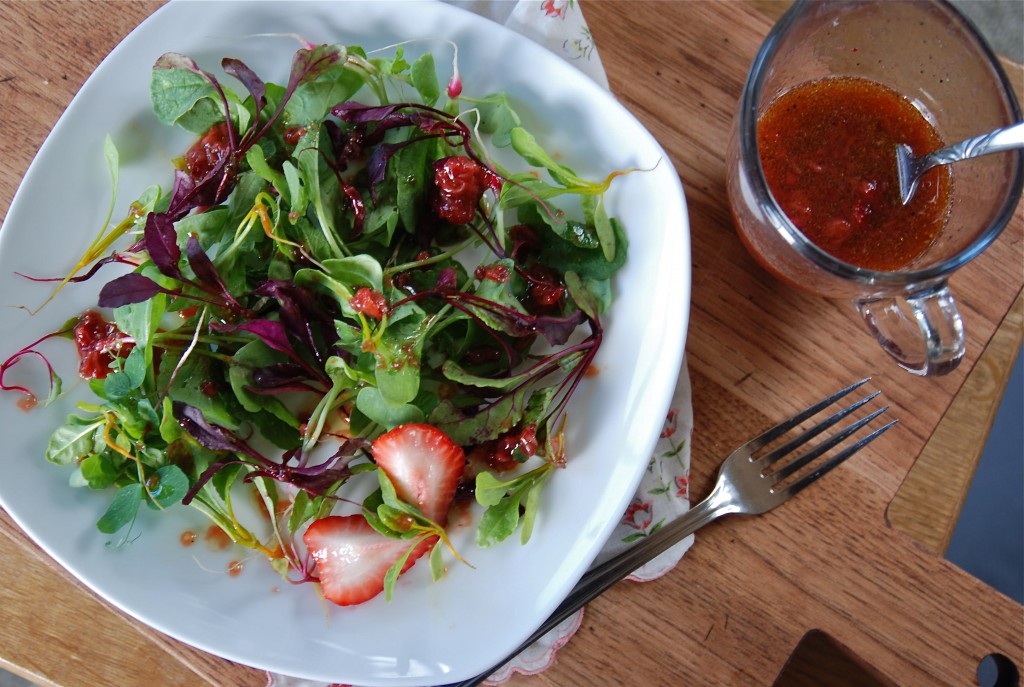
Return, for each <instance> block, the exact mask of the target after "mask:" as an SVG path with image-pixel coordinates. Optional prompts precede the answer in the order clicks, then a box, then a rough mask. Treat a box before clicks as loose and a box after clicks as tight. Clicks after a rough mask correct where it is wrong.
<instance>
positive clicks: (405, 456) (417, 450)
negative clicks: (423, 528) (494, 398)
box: [372, 424, 466, 525]
mask: <svg viewBox="0 0 1024 687" xmlns="http://www.w3.org/2000/svg"><path fill="white" fill-rule="evenodd" d="M372 453H373V459H374V460H375V461H376V463H377V467H379V468H380V469H381V470H383V471H384V474H386V475H387V476H388V479H390V480H391V483H392V484H394V485H395V491H396V492H397V493H398V497H399V498H400V499H402V500H403V501H405V502H406V503H408V504H411V505H413V506H416V507H417V508H419V509H420V510H421V511H423V514H424V515H425V516H426V517H427V518H429V519H430V520H433V521H434V522H436V523H438V524H441V525H443V524H444V521H445V519H446V518H447V516H448V508H449V507H450V506H451V504H452V500H453V499H454V498H455V491H456V489H458V486H459V478H460V477H461V476H462V471H463V469H464V468H465V465H466V455H465V453H464V452H463V450H462V448H461V447H460V446H458V445H457V444H455V442H453V441H452V440H451V439H450V438H449V437H448V435H447V434H445V433H444V432H442V431H441V430H439V429H438V428H437V427H433V426H431V425H426V424H409V425H402V426H401V427H396V428H395V429H393V430H391V431H390V432H388V433H387V434H384V435H382V436H380V437H378V438H377V439H376V441H374V442H373V447H372Z"/></svg>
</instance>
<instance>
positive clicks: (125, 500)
mask: <svg viewBox="0 0 1024 687" xmlns="http://www.w3.org/2000/svg"><path fill="white" fill-rule="evenodd" d="M141 503H142V485H141V484H138V483H135V484H127V485H125V486H123V487H121V488H120V489H118V490H117V493H116V494H114V500H113V501H111V502H110V506H109V507H108V508H107V511H106V512H105V513H104V514H103V515H102V516H101V517H100V519H99V520H98V521H97V522H96V529H98V530H99V531H100V532H103V533H104V534H114V533H115V532H117V531H118V530H120V529H121V528H122V527H125V526H126V525H128V524H130V523H131V522H133V521H134V520H135V516H136V514H137V513H138V512H139V505H140V504H141Z"/></svg>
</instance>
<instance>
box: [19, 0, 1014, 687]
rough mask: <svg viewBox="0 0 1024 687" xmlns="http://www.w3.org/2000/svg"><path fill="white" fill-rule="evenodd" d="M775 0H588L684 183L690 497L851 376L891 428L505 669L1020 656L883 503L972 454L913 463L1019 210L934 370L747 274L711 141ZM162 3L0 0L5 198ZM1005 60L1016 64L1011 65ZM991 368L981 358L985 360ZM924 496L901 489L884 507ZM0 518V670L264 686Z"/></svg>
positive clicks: (102, 681) (934, 671) (961, 282)
mask: <svg viewBox="0 0 1024 687" xmlns="http://www.w3.org/2000/svg"><path fill="white" fill-rule="evenodd" d="M785 4H786V3H779V2H756V3H754V2H738V1H722V2H710V1H691V2H661V1H656V2H645V1H641V0H628V1H619V0H600V1H594V2H589V3H585V5H584V10H585V12H586V16H587V19H588V20H589V24H590V27H591V29H592V31H593V34H594V38H595V40H596V43H597V45H598V46H599V49H600V53H601V58H602V60H603V62H604V65H605V68H606V69H607V72H608V76H609V80H610V83H611V88H612V90H613V92H614V93H615V94H616V95H617V96H618V97H619V98H620V100H621V101H622V102H623V103H624V104H625V105H626V107H628V108H629V109H630V110H631V111H632V112H633V113H634V114H635V115H636V116H637V117H638V118H639V119H640V120H641V121H642V122H643V123H644V124H645V125H646V126H647V127H648V128H649V129H650V131H651V132H652V133H653V134H654V136H655V137H656V138H657V139H658V140H659V141H660V142H661V143H662V145H663V146H664V147H665V149H666V150H667V151H668V154H669V156H670V158H671V159H670V161H669V162H671V163H672V164H673V165H674V166H675V168H676V170H677V171H678V172H679V174H680V177H681V178H682V181H683V184H684V187H685V189H686V194H687V203H688V206H689V213H690V220H691V237H692V254H693V255H692V263H693V264H692V270H693V271H692V274H693V302H692V306H691V319H690V330H689V337H688V342H687V359H688V363H689V366H690V372H691V378H692V386H693V402H694V412H695V423H694V425H695V430H694V435H693V443H692V454H693V475H692V479H691V493H692V494H693V495H694V497H695V498H700V497H702V496H704V495H705V494H706V493H707V492H708V490H709V489H710V486H711V483H712V478H713V473H714V471H715V470H716V469H717V465H718V463H719V462H720V460H721V459H722V458H723V457H724V456H725V455H727V454H728V453H729V451H731V450H732V449H733V448H734V447H735V446H737V445H739V444H740V443H742V442H743V441H745V440H746V439H747V438H749V437H750V436H752V435H754V434H756V433H757V432H759V431H760V430H763V429H764V428H766V427H767V426H769V425H771V424H774V422H775V421H777V420H778V419H780V418H782V417H784V416H787V415H789V414H791V413H792V412H794V411H795V410H797V409H798V408H800V407H802V406H804V405H806V404H807V403H808V402H810V401H812V400H814V399H816V398H819V397H821V396H823V395H824V394H825V392H827V391H831V390H833V389H834V388H836V387H837V386H839V385H840V384H841V383H844V382H846V381H849V380H854V379H859V378H861V377H865V376H868V375H873V376H874V379H873V382H872V384H873V385H874V386H875V387H877V388H879V389H882V390H883V392H884V394H885V397H886V399H887V401H888V402H889V403H890V404H891V405H892V407H893V411H892V412H893V414H894V415H896V416H898V417H899V418H900V421H901V422H900V425H899V426H898V427H897V429H895V430H893V431H891V432H889V433H888V434H886V435H885V436H884V437H883V438H882V439H880V440H879V441H877V442H875V443H874V444H872V445H871V446H870V447H869V448H868V449H867V450H865V451H864V452H862V453H861V454H858V456H857V457H856V458H855V459H854V460H852V461H850V462H848V463H847V464H845V465H844V466H842V467H841V468H840V469H838V470H836V471H835V472H834V473H833V475H830V476H829V478H828V479H827V480H825V481H824V482H823V483H822V484H821V485H820V486H819V487H815V489H814V490H812V491H810V492H807V493H806V495H805V496H803V495H802V496H801V498H798V499H796V500H794V501H793V502H791V503H789V504H787V505H786V506H785V507H783V508H782V509H780V510H778V511H776V512H773V513H770V514H768V515H765V516H761V517H758V518H747V519H740V518H734V519H731V520H725V521H722V522H720V523H718V524H715V525H712V526H710V527H709V528H708V529H706V530H704V531H702V532H701V533H700V535H699V536H698V539H697V543H696V544H695V545H694V547H693V548H692V549H691V551H690V552H689V553H688V554H687V555H686V557H685V558H684V559H683V561H682V563H681V564H680V565H679V566H678V568H677V569H676V570H674V571H673V572H671V573H670V574H668V575H667V576H666V577H664V578H662V579H660V580H657V581H655V582H651V583H647V584H634V583H625V584H622V585H618V586H617V587H616V588H614V589H613V590H611V591H610V592H609V593H608V594H606V595H605V596H603V597H602V598H600V599H598V600H597V601H596V602H594V603H593V604H592V605H591V606H590V607H589V608H588V611H587V615H586V617H585V620H584V624H583V627H582V628H581V630H580V632H579V633H578V634H577V635H576V636H575V637H574V639H573V640H572V641H571V642H570V643H569V644H568V645H567V646H566V647H565V648H563V649H562V650H561V652H560V653H559V655H558V660H557V663H556V664H555V665H554V666H553V667H552V668H551V669H550V670H548V671H546V672H544V673H542V674H540V675H537V676H533V677H524V676H517V677H515V678H514V679H513V680H512V681H511V682H510V683H509V684H510V685H511V686H512V687H531V686H532V687H541V686H544V685H551V686H555V685H557V686H558V687H572V686H580V687H593V686H594V685H613V684H614V685H644V686H647V685H666V686H667V685H709V686H714V685H771V684H773V683H776V681H778V684H779V685H783V684H786V685H795V684H838V683H836V682H834V681H833V682H829V681H827V680H826V681H821V679H820V678H816V679H817V680H818V682H814V681H813V680H814V679H815V678H808V679H807V680H805V681H804V682H803V683H801V682H800V678H799V677H798V676H797V675H798V673H803V671H804V668H802V667H801V668H796V667H794V666H795V665H796V663H797V661H795V658H794V657H797V656H801V655H803V654H810V655H812V656H817V657H825V658H827V657H829V656H832V657H833V658H834V657H835V656H841V658H842V660H841V661H839V660H832V659H829V661H830V662H827V663H826V664H825V666H824V670H829V666H832V669H833V670H844V671H849V670H852V668H851V666H857V667H858V670H860V671H861V672H860V673H857V674H860V675H864V676H866V677H865V678H864V680H865V681H864V682H862V683H861V684H897V685H901V686H914V685H928V686H930V685H950V686H954V685H955V686H957V687H960V686H963V685H971V684H975V671H976V667H977V665H978V663H979V661H980V660H981V659H982V658H983V657H984V656H986V655H987V654H989V653H992V652H996V653H1001V654H1003V655H1005V656H1007V657H1009V658H1011V659H1012V660H1013V661H1015V662H1016V663H1017V665H1018V667H1019V666H1020V665H1021V660H1022V658H1024V646H1022V637H1024V611H1022V608H1021V606H1020V605H1018V604H1016V603H1014V602H1012V601H1010V600H1009V599H1007V598H1006V597H1004V596H1003V595H1001V594H999V593H997V592H995V591H994V590H992V589H990V588H988V587H987V586H985V585H984V584H982V583H981V582H979V581H977V580H976V579H974V578H972V577H971V576H970V575H968V574H966V573H964V572H963V571H961V570H959V569H957V568H955V567H954V566H952V565H951V564H949V563H947V562H946V561H944V560H943V559H942V558H940V557H939V556H937V555H935V554H934V553H932V552H930V551H928V550H927V549H926V548H924V547H923V546H920V545H918V544H917V543H916V542H915V541H914V540H913V539H912V538H911V537H910V536H908V535H907V534H905V533H903V532H900V531H898V530H896V529H894V528H893V527H891V526H890V525H889V522H888V521H887V515H886V514H887V512H890V511H891V512H890V514H889V517H890V518H894V517H895V515H896V512H897V507H896V506H894V507H893V509H890V503H892V502H893V500H894V498H896V497H897V494H899V493H900V487H901V485H902V484H903V483H904V481H905V480H906V479H907V478H908V475H911V474H913V478H914V480H915V481H917V480H919V479H921V480H923V481H922V482H920V483H921V484H922V485H924V486H923V488H922V489H921V491H924V492H927V491H928V485H932V484H935V483H936V480H938V481H939V482H941V481H942V480H943V479H945V478H946V476H947V475H948V470H953V469H958V468H957V467H956V466H958V465H967V466H968V467H967V472H970V471H971V470H972V469H973V467H972V466H971V465H970V458H966V459H965V458H964V456H963V455H962V452H960V451H958V450H954V451H953V452H952V455H950V456H948V457H947V458H944V459H943V460H948V461H950V463H949V464H948V466H947V467H940V468H939V472H937V473H934V474H921V475H918V474H916V473H912V470H913V468H914V466H915V462H916V461H919V459H921V458H922V457H924V456H926V455H927V452H928V451H931V450H932V447H933V445H934V444H935V443H939V444H941V443H943V442H944V441H945V440H944V439H942V437H941V435H940V434H939V433H937V428H939V427H940V425H941V424H942V421H943V419H944V418H946V417H948V416H950V413H952V412H954V411H955V410H956V408H957V406H959V405H963V404H966V405H967V406H971V405H972V401H971V398H972V397H971V395H970V394H971V393H972V392H971V391H970V389H971V387H970V386H969V385H968V381H969V380H970V379H971V378H972V376H973V375H972V371H976V370H978V366H977V365H976V363H977V361H978V360H979V356H980V355H981V353H982V352H983V351H985V350H986V348H987V347H988V348H991V347H993V346H997V347H998V346H1000V345H1001V344H1000V343H999V341H1000V340H1001V339H998V338H995V333H996V332H997V330H998V329H999V326H1000V324H1002V323H1003V322H1004V321H1007V319H1008V314H1009V317H1010V319H1011V321H1012V318H1013V317H1014V315H1013V313H1017V314H1018V316H1019V313H1020V307H1021V306H1020V305H1019V301H1017V300H1015V299H1018V294H1020V292H1021V289H1022V286H1024V269H1022V265H1024V257H1022V255H1024V244H1022V238H1024V218H1022V215H1021V212H1020V210H1019V209H1018V213H1017V215H1016V217H1015V218H1014V220H1013V222H1012V223H1011V225H1010V226H1009V227H1008V228H1007V230H1006V231H1005V232H1004V234H1003V236H1001V237H1000V238H999V240H997V241H996V242H995V243H994V244H993V245H992V246H991V247H990V248H989V249H988V250H987V251H986V252H985V253H984V254H983V255H982V256H980V257H979V258H978V259H976V260H975V261H973V262H972V263H970V264H969V265H968V266H966V267H965V268H964V269H963V270H961V272H959V273H958V274H957V275H956V276H955V277H954V278H953V280H952V285H953V288H954V289H955V291H956V292H957V294H958V296H959V299H960V304H961V309H962V311H963V314H964V317H965V320H966V326H967V332H968V347H969V348H968V355H967V359H966V360H965V361H964V364H963V365H962V366H961V368H960V369H959V370H957V371H956V372H954V373H953V374H951V375H948V376H946V377H942V378H937V379H920V378H916V377H912V376H910V375H908V374H906V373H904V372H902V371H900V370H898V369H896V368H895V366H894V365H892V363H891V362H890V361H889V360H888V359H887V358H886V357H885V354H884V353H882V352H881V350H880V349H878V348H877V346H876V345H875V344H874V342H873V340H872V339H871V338H870V336H869V335H868V334H867V333H866V332H865V331H864V328H863V324H862V323H861V322H860V321H859V319H858V317H857V315H856V314H855V313H854V311H853V308H852V307H851V306H850V305H849V304H847V303H842V302H833V301H829V300H825V299H820V298H814V297H811V296H808V295H806V294H803V293H800V292H797V291H795V290H793V289H790V288H789V287H786V286H784V285H781V284H779V283H778V282H775V281H773V280H772V279H771V278H770V277H769V276H768V275H767V274H765V273H764V272H763V271H762V270H760V269H759V268H758V267H757V266H756V264H755V263H754V262H753V260H752V259H751V258H750V257H749V255H747V254H746V252H745V251H744V249H743V247H742V246H741V245H740V242H739V240H738V239H737V238H736V235H735V232H734V230H733V228H732V224H731V221H730V217H729V211H728V208H727V205H726V200H725V198H726V196H725V178H724V162H723V157H724V151H725V147H726V141H727V138H728V135H729V128H730V123H731V119H732V113H733V111H734V110H735V107H736V102H737V100H738V96H739V93H740V89H741V87H742V83H743V80H744V77H745V75H746V71H747V68H748V67H749V64H750V62H751V59H752V58H753V56H754V53H755V51H756V50H757V47H758V45H759V44H760V42H761V41H762V40H763V38H764V36H765V34H766V33H767V31H768V29H769V28H770V26H771V24H772V21H773V18H774V17H775V16H777V15H778V12H779V11H781V10H782V9H784V7H785ZM158 5H159V3H153V2H127V1H125V2H59V3H49V2H47V3H42V2H2V3H0V25H2V26H3V27H5V30H4V31H2V32H0V107H2V110H3V112H4V116H3V117H0V142H2V146H3V148H2V153H3V154H2V157H0V213H4V214H5V213H6V208H7V207H8V206H9V204H10V201H11V198H12V197H13V194H14V192H15V190H16V189H17V186H18V183H19V182H20V180H21V177H22V175H23V174H24V172H25V169H26V168H27V166H28V164H29V162H30V161H31V159H32V157H33V155H35V153H36V151H37V150H38V148H39V145H40V144H41V143H42V141H43V139H44V138H45V136H46V135H47V133H48V132H49V130H50V128H51V127H52V126H53V125H54V123H55V122H56V120H57V119H58V117H59V116H60V114H61V112H62V111H63V109H64V107H66V105H67V103H68V102H69V101H70V99H71V98H72V97H73V95H74V94H75V93H76V92H77V90H78V89H79V88H80V87H81V85H82V83H83V81H84V80H85V78H86V77H87V76H88V75H89V73H90V72H91V71H92V70H93V69H94V68H95V67H96V65H97V64H98V63H99V62H100V60H102V58H103V57H104V56H105V55H106V54H107V52H109V50H110V49H111V48H112V47H113V46H114V45H115V44H116V43H117V42H118V41H119V40H120V39H121V38H122V37H124V36H125V35H127V33H128V32H130V31H131V29H132V28H134V27H135V26H136V25H137V24H138V23H139V22H140V21H141V20H142V19H144V18H145V17H146V16H148V15H149V14H150V13H151V12H152V11H153V10H154V9H156V7H157V6H158ZM1022 77H1024V72H1022V71H1021V70H1020V69H1019V68H1015V70H1014V72H1013V78H1014V79H1015V81H1016V82H1017V83H1020V82H1021V79H1022ZM1015 302H1017V303H1018V305H1016V306H1015V305H1014V303H1015ZM994 338H995V340H994ZM1006 365H1007V363H1006V362H1005V358H1003V359H1001V360H1000V362H998V363H996V367H997V369H996V370H995V371H994V372H993V373H992V374H993V376H994V377H998V376H999V375H1000V374H1002V373H1003V371H1004V370H1005V369H1006V368H1005V366H1006ZM978 374H980V372H978ZM993 388H994V387H993ZM989 405H991V404H989ZM978 421H979V422H981V423H984V422H986V421H987V417H985V416H982V417H981V418H980V419H979V420H978ZM971 422H972V423H973V422H974V421H971ZM957 433H958V432H954V434H957ZM973 441H977V439H975V440H973ZM965 461H966V462H965ZM968 477H969V475H968ZM919 500H920V499H919V498H918V497H915V496H914V495H913V494H911V495H909V496H907V497H906V498H905V499H902V500H901V501H900V503H902V504H903V505H901V506H900V507H913V506H908V502H909V503H910V504H913V503H915V502H917V501H919ZM922 517H923V518H924V519H925V520H928V519H930V518H932V517H935V518H936V519H937V520H938V519H943V522H942V523H941V527H939V529H942V528H943V527H949V526H950V522H951V518H954V517H955V513H948V512H946V513H936V514H935V515H934V516H932V515H928V514H926V515H924V516H922ZM926 525H927V523H926ZM933 529H934V528H933ZM0 533H2V534H3V535H4V536H0V554H2V555H0V579H2V580H3V584H2V585H0V614H2V617H0V665H5V666H7V667H9V668H11V669H13V670H14V671H15V672H18V673H20V674H22V675H25V676H27V677H29V678H30V679H32V680H34V681H35V682H37V683H38V684H41V685H56V686H59V687H96V686H97V685H104V686H106V685H116V686H118V687H143V686H145V687H149V686H150V685H172V686H173V685H216V686H218V687H242V686H245V687H262V686H263V685H265V684H266V676H265V675H264V674H263V673H262V672H260V671H256V670H253V669H250V668H246V667H244V666H238V665H234V664H231V663H228V662H226V661H223V660H221V659H218V658H216V657H213V656H209V655H207V654H204V653H202V652H199V651H197V650H194V649H191V648H189V647H187V646H185V645H182V644H180V643H178V642H176V641H174V640H171V639H168V638H166V637H164V636H162V635H160V634H159V633H157V632H155V631H153V630H151V629H149V628H146V627H145V626H143V625H141V624H139V623H138V622H136V621H134V620H132V619H130V618H128V617H126V616H125V615H123V614H122V613H121V612H119V611H117V610H116V609H113V608H112V607H110V606H109V605H108V604H107V603H106V602H104V601H102V600H100V599H97V598H96V597H95V596H94V595H92V594H91V593H90V592H89V591H88V590H86V589H84V588H83V587H82V586H81V585H79V584H78V583H76V582H75V581H74V580H73V579H72V578H71V577H70V575H68V574H67V573H65V572H63V571H62V570H60V569H59V568H58V567H57V566H55V565H54V564H53V563H52V562H51V561H49V560H48V559H47V558H46V557H45V556H44V555H43V554H41V553H39V552H38V550H37V549H36V548H35V546H34V545H33V544H32V543H31V542H29V541H27V540H26V539H25V537H24V536H23V535H22V534H21V533H20V531H19V530H18V529H17V528H16V526H14V524H13V523H12V522H11V521H10V520H9V518H7V516H6V515H2V517H0ZM915 536H919V535H915ZM929 546H932V545H931V544H929ZM932 548H933V549H934V548H935V547H934V546H932ZM798 647H800V650H799V651H798ZM812 663H813V661H812ZM787 666H789V668H787ZM837 666H839V667H837ZM790 668H792V670H791V669H790ZM818 668H819V669H821V666H819V667H818ZM848 674H850V673H848ZM780 675H782V677H780ZM794 676H797V677H794ZM808 680H809V681H808Z"/></svg>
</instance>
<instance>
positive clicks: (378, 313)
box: [348, 286, 388, 320]
mask: <svg viewBox="0 0 1024 687" xmlns="http://www.w3.org/2000/svg"><path fill="white" fill-rule="evenodd" d="M348 303H349V305H351V306H352V309H353V310H355V311H356V312H359V313H362V314H364V315H366V316H367V317H369V318H372V319H374V320H380V319H383V318H384V315H385V314H386V313H387V311H388V302H387V300H386V299H385V298H384V294H382V293H381V292H380V291H376V290H374V289H371V288H369V287H366V286H363V287H360V288H359V289H358V290H357V291H356V292H355V295H353V296H352V298H350V299H349V302H348Z"/></svg>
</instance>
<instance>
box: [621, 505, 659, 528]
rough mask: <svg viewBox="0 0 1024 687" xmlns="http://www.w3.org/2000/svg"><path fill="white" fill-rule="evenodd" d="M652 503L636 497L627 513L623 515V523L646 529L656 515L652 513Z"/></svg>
mask: <svg viewBox="0 0 1024 687" xmlns="http://www.w3.org/2000/svg"><path fill="white" fill-rule="evenodd" d="M652 505H653V504H652V503H651V502H650V501H641V500H640V499H638V498H634V499H633V501H632V503H630V504H629V508H627V509H626V514H625V515H623V516H622V524H623V525H628V526H629V527H632V528H633V529H637V530H646V529H647V528H648V527H650V526H651V521H652V519H653V517H654V516H653V514H652V513H651V506H652Z"/></svg>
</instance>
